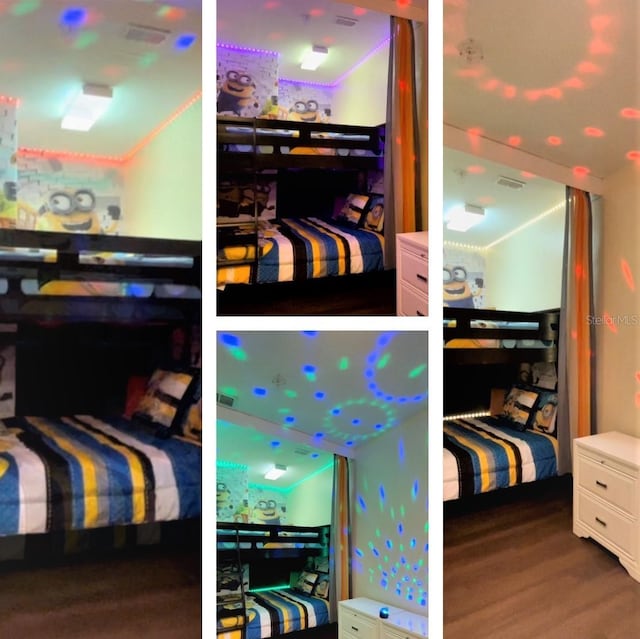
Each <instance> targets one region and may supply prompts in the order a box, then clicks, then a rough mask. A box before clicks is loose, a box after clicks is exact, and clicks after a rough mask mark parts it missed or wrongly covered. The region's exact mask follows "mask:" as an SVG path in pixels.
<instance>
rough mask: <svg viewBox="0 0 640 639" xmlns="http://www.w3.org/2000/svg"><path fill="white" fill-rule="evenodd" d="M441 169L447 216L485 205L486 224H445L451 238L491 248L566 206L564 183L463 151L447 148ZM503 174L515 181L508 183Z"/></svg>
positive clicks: (445, 236) (453, 240)
mask: <svg viewBox="0 0 640 639" xmlns="http://www.w3.org/2000/svg"><path fill="white" fill-rule="evenodd" d="M442 171H443V176H442V177H443V211H444V216H445V220H446V216H447V213H448V212H449V211H450V210H451V209H452V208H453V207H455V206H462V205H464V204H471V205H474V206H479V207H482V208H483V209H484V219H483V221H482V223H481V224H478V225H477V226H474V227H473V228H471V229H469V230H468V231H465V232H461V231H452V230H449V229H447V227H446V223H445V227H444V229H443V239H444V240H445V241H448V242H457V243H463V244H470V245H473V246H480V247H487V246H488V245H490V244H492V243H493V242H496V241H498V240H500V239H501V238H503V237H504V236H506V235H507V234H509V233H512V232H517V229H519V228H521V227H522V226H523V225H524V224H528V223H531V220H532V219H534V218H535V217H537V216H539V215H542V214H543V213H545V212H547V211H550V210H552V209H554V207H564V200H565V186H564V185H562V184H559V183H557V182H552V181H551V180H546V179H544V178H541V177H539V176H536V175H533V174H531V173H527V172H526V171H518V170H516V169H513V168H510V167H507V166H505V165H502V164H498V163H496V162H492V161H489V160H486V159H484V158H482V157H477V156H473V155H470V154H468V153H465V152H463V151H458V150H455V149H447V148H445V150H444V159H443V169H442ZM504 178H507V180H506V182H507V183H508V184H509V185H511V186H505V185H504V183H505V180H504ZM519 184H521V185H522V187H521V188H513V186H518V185H519Z"/></svg>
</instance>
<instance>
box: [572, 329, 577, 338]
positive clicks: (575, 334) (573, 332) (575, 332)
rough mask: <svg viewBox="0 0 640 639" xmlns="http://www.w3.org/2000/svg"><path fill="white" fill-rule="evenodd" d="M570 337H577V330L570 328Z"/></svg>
mask: <svg viewBox="0 0 640 639" xmlns="http://www.w3.org/2000/svg"><path fill="white" fill-rule="evenodd" d="M571 339H578V331H576V329H575V328H572V329H571Z"/></svg>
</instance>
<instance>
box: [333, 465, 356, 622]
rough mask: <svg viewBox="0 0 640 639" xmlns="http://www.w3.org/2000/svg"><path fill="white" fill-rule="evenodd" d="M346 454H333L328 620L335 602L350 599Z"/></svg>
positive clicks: (349, 515)
mask: <svg viewBox="0 0 640 639" xmlns="http://www.w3.org/2000/svg"><path fill="white" fill-rule="evenodd" d="M349 465H350V462H349V459H347V458H346V457H342V456H341V455H334V457H333V506H332V511H331V546H330V547H331V550H330V557H329V559H330V567H331V576H330V579H331V585H330V589H329V604H330V617H331V621H337V620H338V602H339V601H342V600H343V599H351V478H350V472H349V471H350V468H349Z"/></svg>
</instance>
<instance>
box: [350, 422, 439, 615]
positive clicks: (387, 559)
mask: <svg viewBox="0 0 640 639" xmlns="http://www.w3.org/2000/svg"><path fill="white" fill-rule="evenodd" d="M356 452H357V457H356V459H355V462H354V477H355V480H354V493H355V495H354V502H355V504H354V514H353V522H352V530H353V548H354V554H353V596H354V597H370V598H372V599H375V600H377V601H380V602H382V603H386V604H388V605H390V606H397V607H399V608H404V609H405V610H412V611H413V612H417V613H419V614H423V615H427V614H428V612H427V595H426V591H427V563H428V562H427V552H426V543H427V506H426V503H427V492H428V491H427V411H426V410H423V411H421V412H420V413H419V414H418V415H416V416H414V417H413V418H411V419H410V420H408V421H406V422H405V423H403V424H400V425H398V426H397V427H396V428H394V429H392V430H389V431H387V432H386V433H383V434H382V435H380V436H379V437H376V438H374V439H372V440H370V441H368V442H366V443H364V444H362V445H361V446H359V447H358V449H357V451H356ZM381 487H382V489H383V495H384V499H383V498H382V496H381V493H380V489H381ZM400 526H401V527H400ZM412 539H415V542H413V543H412ZM387 541H388V542H390V545H391V547H388V545H387ZM376 551H377V552H378V553H379V556H376ZM403 558H404V559H405V560H406V563H403ZM420 562H422V564H421V565H420ZM416 567H417V570H416V569H415V568H416ZM394 571H397V573H396V574H395V575H394V574H393V573H394ZM411 592H412V593H413V600H409V598H408V597H409V595H410V594H411ZM421 600H422V601H423V603H424V605H422V604H421Z"/></svg>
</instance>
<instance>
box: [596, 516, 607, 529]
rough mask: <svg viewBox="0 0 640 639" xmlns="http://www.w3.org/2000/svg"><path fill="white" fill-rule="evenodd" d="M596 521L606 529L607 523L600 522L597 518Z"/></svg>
mask: <svg viewBox="0 0 640 639" xmlns="http://www.w3.org/2000/svg"><path fill="white" fill-rule="evenodd" d="M596 521H597V522H598V523H599V524H600V525H601V526H604V527H605V528H606V526H607V522H606V521H602V519H600V518H599V517H596Z"/></svg>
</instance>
